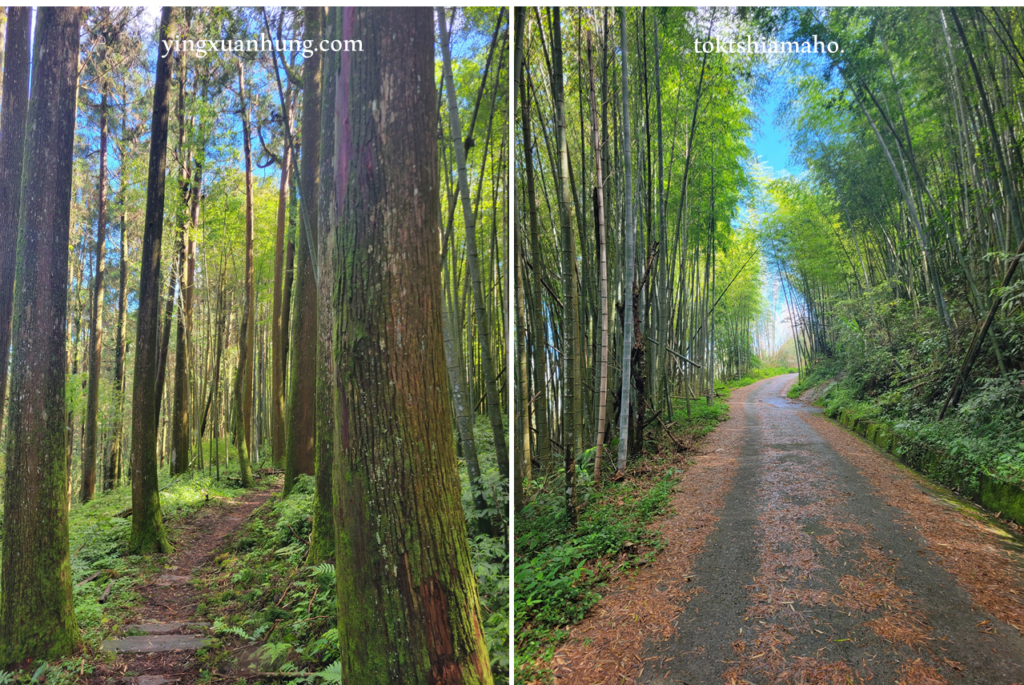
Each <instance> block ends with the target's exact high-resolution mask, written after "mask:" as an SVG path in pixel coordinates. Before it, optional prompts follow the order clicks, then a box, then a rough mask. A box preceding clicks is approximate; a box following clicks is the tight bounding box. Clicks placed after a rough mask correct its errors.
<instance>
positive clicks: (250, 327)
mask: <svg viewBox="0 0 1024 685" xmlns="http://www.w3.org/2000/svg"><path fill="white" fill-rule="evenodd" d="M238 98H239V101H240V104H241V109H242V155H243V156H244V157H245V306H244V308H243V312H242V326H241V331H240V333H239V335H238V371H237V373H236V374H235V399H234V402H235V405H236V406H237V407H238V411H237V413H235V414H234V416H235V422H236V423H235V426H234V428H235V435H236V436H237V437H236V443H237V444H236V447H237V450H236V452H237V454H238V473H239V476H240V478H241V480H242V487H245V488H251V487H252V486H253V485H255V482H254V481H253V479H252V464H251V462H250V456H249V455H250V454H251V453H252V449H253V439H252V429H253V422H252V391H253V368H254V365H253V357H254V356H255V353H256V350H255V347H256V344H255V343H256V302H255V299H256V288H255V283H254V273H253V254H252V229H253V226H252V221H253V218H252V143H251V138H250V136H249V103H248V101H247V100H246V99H245V71H244V67H243V66H242V62H241V61H239V62H238Z"/></svg>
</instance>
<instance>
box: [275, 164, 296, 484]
mask: <svg viewBox="0 0 1024 685" xmlns="http://www.w3.org/2000/svg"><path fill="white" fill-rule="evenodd" d="M290 175H291V149H290V148H289V147H288V146H287V145H285V148H284V151H283V153H282V161H281V185H280V188H279V190H278V195H277V237H276V239H275V241H274V303H273V304H274V311H273V319H272V320H271V323H270V334H271V354H272V355H273V358H272V359H271V369H270V373H271V389H270V440H271V446H270V454H271V459H272V460H273V464H274V468H277V469H279V468H283V467H284V445H285V435H284V431H285V428H284V367H285V364H287V363H288V360H287V359H286V358H285V356H284V346H285V339H286V338H287V337H288V331H286V330H284V319H285V316H284V310H285V308H286V307H287V304H285V303H284V301H283V297H284V253H285V241H286V237H285V228H286V224H287V219H288V181H289V176H290Z"/></svg>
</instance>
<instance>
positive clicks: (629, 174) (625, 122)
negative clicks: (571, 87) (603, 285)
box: [615, 8, 636, 476]
mask: <svg viewBox="0 0 1024 685" xmlns="http://www.w3.org/2000/svg"><path fill="white" fill-rule="evenodd" d="M619 24H620V25H619V31H620V34H619V35H620V41H621V44H622V147H623V151H624V157H625V160H626V179H625V186H624V188H623V197H624V200H625V206H626V207H625V226H624V228H623V230H624V231H625V238H626V241H625V242H626V245H625V248H626V249H625V253H626V254H625V260H624V266H625V269H624V271H625V279H624V281H623V283H624V287H623V291H624V296H623V298H622V299H623V300H624V309H625V311H624V312H623V315H622V322H623V336H622V398H621V400H620V401H619V457H618V461H617V462H616V465H615V470H616V473H617V475H619V476H621V475H622V474H624V473H625V471H626V457H627V456H629V397H630V389H631V386H632V383H631V380H630V371H631V369H630V363H631V362H632V353H633V297H632V292H633V281H634V280H635V275H634V272H635V264H634V262H635V261H636V257H635V255H634V250H635V246H636V230H635V229H634V227H633V167H632V157H631V155H630V140H629V60H628V53H627V43H626V10H625V8H620V9H619Z"/></svg>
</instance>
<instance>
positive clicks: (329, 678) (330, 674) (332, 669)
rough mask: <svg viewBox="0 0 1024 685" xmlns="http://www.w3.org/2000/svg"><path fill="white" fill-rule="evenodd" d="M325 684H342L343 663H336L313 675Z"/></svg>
mask: <svg viewBox="0 0 1024 685" xmlns="http://www.w3.org/2000/svg"><path fill="white" fill-rule="evenodd" d="M313 675H314V676H315V677H317V678H320V680H322V681H323V682H325V683H341V661H340V660H338V661H335V662H334V663H333V664H331V665H330V666H328V667H327V668H325V669H324V670H322V671H317V672H316V673H314V674H313Z"/></svg>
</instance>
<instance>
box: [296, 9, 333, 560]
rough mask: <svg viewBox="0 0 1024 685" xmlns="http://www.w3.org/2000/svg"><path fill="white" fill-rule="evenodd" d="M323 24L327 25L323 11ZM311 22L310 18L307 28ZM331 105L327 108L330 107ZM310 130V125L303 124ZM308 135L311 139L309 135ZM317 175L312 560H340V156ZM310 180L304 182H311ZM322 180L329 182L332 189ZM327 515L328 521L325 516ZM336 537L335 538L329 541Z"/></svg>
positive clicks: (325, 123) (325, 30) (324, 115)
mask: <svg viewBox="0 0 1024 685" xmlns="http://www.w3.org/2000/svg"><path fill="white" fill-rule="evenodd" d="M319 16H320V18H321V19H323V20H326V16H325V15H324V13H323V11H322V10H321V13H320V14H319ZM308 21H309V19H308V16H307V22H308ZM321 33H322V34H323V37H324V38H325V39H327V40H335V39H338V38H339V37H340V35H341V34H340V31H339V26H338V22H337V21H324V23H322V26H321ZM340 59H341V58H340V55H339V53H337V52H328V53H327V54H326V55H324V61H323V64H322V67H321V72H320V84H321V92H320V135H319V140H320V149H321V150H333V149H334V106H333V104H332V103H334V96H335V94H336V93H337V78H325V76H324V75H325V74H334V75H336V74H337V72H338V64H339V61H340ZM324 103H327V106H326V107H325V106H324ZM303 125H304V126H305V122H304V123H303ZM303 135H305V134H303ZM318 161H319V173H318V175H317V201H316V205H315V212H316V214H315V216H316V218H317V219H316V222H315V226H316V263H317V269H316V273H317V285H316V288H317V312H316V495H315V498H314V500H313V546H312V547H313V548H312V551H311V552H310V558H311V559H320V560H323V559H331V560H333V559H334V331H333V327H334V310H333V297H334V287H333V284H334V278H333V274H334V260H333V253H334V250H333V249H328V248H329V247H330V246H331V245H333V243H334V228H335V221H336V219H335V206H334V193H333V192H330V182H331V180H332V179H333V178H334V155H333V154H323V155H320V157H319V160H318ZM305 178H306V177H305V176H304V177H303V180H305ZM320 179H328V183H327V185H325V184H323V183H321V182H320ZM325 514H326V516H325ZM328 536H330V537H328Z"/></svg>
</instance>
